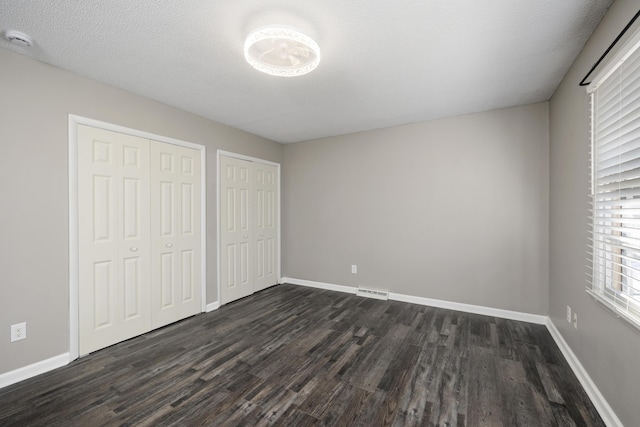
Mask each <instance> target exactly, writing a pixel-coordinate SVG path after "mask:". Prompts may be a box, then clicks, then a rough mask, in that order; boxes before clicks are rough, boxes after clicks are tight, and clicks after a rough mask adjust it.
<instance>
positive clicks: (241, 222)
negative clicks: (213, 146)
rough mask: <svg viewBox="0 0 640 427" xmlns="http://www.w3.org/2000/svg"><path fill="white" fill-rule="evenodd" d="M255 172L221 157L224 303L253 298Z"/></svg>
mask: <svg viewBox="0 0 640 427" xmlns="http://www.w3.org/2000/svg"><path fill="white" fill-rule="evenodd" d="M251 168H252V163H251V162H248V161H246V160H240V159H235V158H232V157H227V156H220V171H219V179H220V218H219V221H220V234H221V235H220V258H221V262H220V278H221V283H220V299H221V303H222V304H226V303H228V302H231V301H234V300H237V299H239V298H243V297H246V296H248V295H251V294H252V293H253V292H254V291H253V285H252V283H251V276H252V265H253V260H252V253H251V248H250V242H251V233H252V230H251V208H252V201H251V190H252V185H251V176H252V173H251Z"/></svg>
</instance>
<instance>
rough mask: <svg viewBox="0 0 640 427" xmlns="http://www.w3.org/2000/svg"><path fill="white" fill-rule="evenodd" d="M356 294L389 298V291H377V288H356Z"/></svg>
mask: <svg viewBox="0 0 640 427" xmlns="http://www.w3.org/2000/svg"><path fill="white" fill-rule="evenodd" d="M356 295H358V296H360V297H367V298H375V299H383V300H388V299H389V291H379V290H377V289H368V288H358V290H357V291H356Z"/></svg>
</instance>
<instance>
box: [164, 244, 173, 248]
mask: <svg viewBox="0 0 640 427" xmlns="http://www.w3.org/2000/svg"><path fill="white" fill-rule="evenodd" d="M165 246H166V247H168V248H171V247H173V243H167V244H166V245H165Z"/></svg>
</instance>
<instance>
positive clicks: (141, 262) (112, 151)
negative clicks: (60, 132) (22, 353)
mask: <svg viewBox="0 0 640 427" xmlns="http://www.w3.org/2000/svg"><path fill="white" fill-rule="evenodd" d="M148 159H149V143H148V140H146V139H142V138H138V137H133V136H130V135H124V134H121V133H117V132H111V131H106V130H103V129H97V128H93V127H89V126H84V125H81V126H78V208H79V212H78V213H79V215H78V217H79V223H78V239H79V241H78V245H79V246H78V247H79V259H78V261H79V271H78V273H79V288H78V298H79V310H78V313H79V352H80V354H87V353H90V352H92V351H95V350H97V349H100V348H103V347H106V346H109V345H112V344H114V343H116V342H119V341H124V340H126V339H129V338H131V337H134V336H136V335H139V334H142V333H144V332H147V331H148V330H149V329H150V327H151V312H150V306H149V304H148V303H145V301H148V299H149V298H150V277H149V272H150V271H149V265H150V264H149V263H150V241H149V238H150V236H149V232H148V227H145V226H144V218H148V216H149V163H148Z"/></svg>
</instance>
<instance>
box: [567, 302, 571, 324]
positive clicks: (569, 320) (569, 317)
mask: <svg viewBox="0 0 640 427" xmlns="http://www.w3.org/2000/svg"><path fill="white" fill-rule="evenodd" d="M567 322H569V323H571V307H569V306H567Z"/></svg>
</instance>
